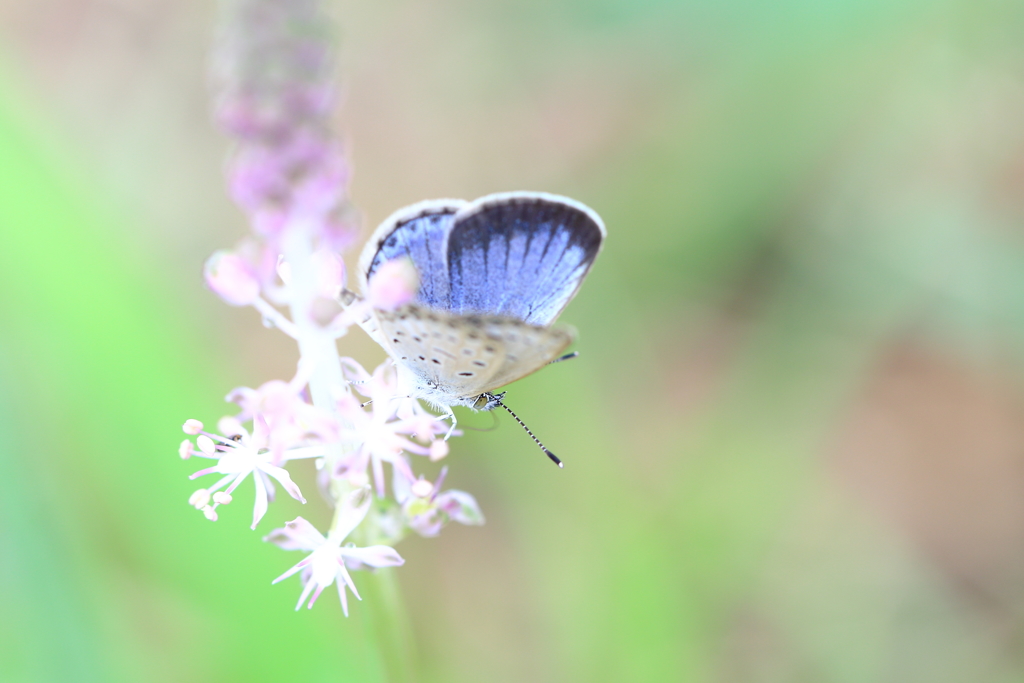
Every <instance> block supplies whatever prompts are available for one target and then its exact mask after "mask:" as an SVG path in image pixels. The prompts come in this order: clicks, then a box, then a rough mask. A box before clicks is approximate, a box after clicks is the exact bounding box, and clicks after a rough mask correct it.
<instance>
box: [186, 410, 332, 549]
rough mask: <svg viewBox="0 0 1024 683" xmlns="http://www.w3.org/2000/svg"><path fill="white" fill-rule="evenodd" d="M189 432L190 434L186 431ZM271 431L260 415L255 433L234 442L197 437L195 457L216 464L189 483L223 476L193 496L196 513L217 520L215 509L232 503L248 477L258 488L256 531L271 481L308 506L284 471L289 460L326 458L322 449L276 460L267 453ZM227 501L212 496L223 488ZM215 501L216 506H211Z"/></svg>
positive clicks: (289, 453)
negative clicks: (275, 481) (231, 496)
mask: <svg viewBox="0 0 1024 683" xmlns="http://www.w3.org/2000/svg"><path fill="white" fill-rule="evenodd" d="M186 431H187V430H186ZM269 432H270V428H269V427H268V426H267V422H266V420H264V419H263V416H261V415H257V416H256V417H255V418H254V419H253V433H252V434H249V433H248V432H245V431H244V430H242V432H241V433H240V434H238V435H236V436H235V438H231V439H229V438H226V437H223V436H219V435H217V434H211V433H209V432H199V436H198V437H196V445H197V446H199V448H198V450H195V449H193V450H192V451H191V454H190V455H192V456H198V457H201V458H211V459H214V460H216V461H217V464H216V465H214V466H213V467H207V468H206V469H202V470H199V471H198V472H196V473H195V474H193V475H192V476H191V477H189V479H195V478H196V477H201V476H203V475H206V474H214V473H216V474H222V475H224V476H223V477H221V479H220V480H219V481H218V482H217V483H216V484H214V485H213V486H211V487H210V488H207V489H199V490H198V491H196V492H195V493H193V494H192V497H191V498H190V499H189V502H190V503H191V504H192V505H194V506H195V507H196V508H197V509H200V510H202V511H203V514H205V515H206V517H207V518H208V519H211V520H216V519H217V513H216V512H215V508H216V507H217V506H218V505H222V504H226V503H227V502H230V500H231V498H230V494H231V493H232V492H233V491H234V490H235V489H236V488H237V487H238V485H239V484H241V483H242V480H244V479H245V478H246V477H247V476H249V474H252V475H253V481H254V482H255V485H256V502H255V504H254V505H253V511H252V528H253V529H255V528H256V525H257V524H259V521H260V519H262V518H263V515H264V514H265V513H266V511H267V505H268V502H269V500H271V499H272V498H273V496H274V484H273V482H272V481H271V479H276V480H277V481H278V483H280V484H281V485H282V486H283V487H284V489H285V491H287V492H288V494H289V495H290V496H291V497H292V498H294V499H296V500H298V501H300V502H302V503H305V502H306V499H305V498H303V497H302V493H301V492H300V491H299V487H298V486H296V485H295V482H293V481H292V478H291V476H290V475H289V474H288V471H287V470H286V469H284V468H283V467H281V466H280V465H282V464H284V462H285V461H287V460H295V459H298V458H314V457H320V456H322V455H323V454H324V449H323V447H322V446H310V447H306V448H293V449H291V450H286V451H284V452H283V453H281V454H280V455H278V456H277V457H275V454H274V453H273V452H272V451H270V450H268V449H267V443H268V438H269ZM224 487H227V488H225V489H224V493H226V494H228V497H224V496H213V494H215V493H216V492H217V491H220V490H221V489H222V488H224ZM211 498H213V500H214V504H213V505H212V506H211V505H210V504H209V502H210V499H211Z"/></svg>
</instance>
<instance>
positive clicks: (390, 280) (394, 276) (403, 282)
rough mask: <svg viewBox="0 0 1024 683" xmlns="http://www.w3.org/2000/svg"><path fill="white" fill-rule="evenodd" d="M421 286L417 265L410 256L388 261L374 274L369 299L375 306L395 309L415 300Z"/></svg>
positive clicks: (388, 309)
mask: <svg viewBox="0 0 1024 683" xmlns="http://www.w3.org/2000/svg"><path fill="white" fill-rule="evenodd" d="M419 288H420V277H419V273H418V272H417V271H416V266H414V265H413V264H412V261H411V260H410V259H408V258H400V259H394V260H392V261H388V262H387V263H385V264H384V265H382V266H381V267H380V268H378V269H377V272H376V273H374V274H373V279H372V280H370V284H369V290H370V291H369V294H368V297H367V298H368V299H369V300H370V304H371V305H372V306H373V307H374V308H380V309H382V310H385V311H393V310H395V309H396V308H398V307H400V306H404V305H405V304H407V303H409V302H410V301H412V300H413V298H415V296H416V292H418V291H419Z"/></svg>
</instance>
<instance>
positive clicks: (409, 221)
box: [359, 192, 605, 414]
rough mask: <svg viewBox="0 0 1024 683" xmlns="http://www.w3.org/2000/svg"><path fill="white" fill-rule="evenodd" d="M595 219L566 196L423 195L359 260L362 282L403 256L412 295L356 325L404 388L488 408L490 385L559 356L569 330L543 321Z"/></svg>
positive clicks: (574, 272)
mask: <svg viewBox="0 0 1024 683" xmlns="http://www.w3.org/2000/svg"><path fill="white" fill-rule="evenodd" d="M604 236H605V229H604V225H603V224H602V223H601V219H600V218H598V216H597V214H595V213H594V212H593V211H592V210H590V209H589V208H587V207H585V206H583V205H582V204H579V203H578V202H575V201H573V200H571V199H567V198H565V197H558V196H555V195H548V194H544V193H530V192H512V193H503V194H495V195H488V196H486V197H482V198H480V199H478V200H476V201H473V202H465V201H462V200H449V199H444V200H435V201H430V202H421V203H419V204H415V205H413V206H410V207H407V208H405V209H402V210H400V211H398V212H396V213H394V214H392V215H391V216H390V217H389V218H388V219H387V220H385V221H384V222H383V223H382V224H381V226H380V227H378V228H377V230H376V231H375V232H374V234H373V235H372V236H371V238H370V240H369V242H367V245H366V247H365V248H364V250H363V253H362V255H361V257H360V260H359V274H360V278H361V280H362V282H361V284H362V286H363V288H364V290H365V289H366V287H367V286H368V283H369V282H370V281H371V280H372V278H373V276H374V274H375V273H376V272H377V270H378V269H379V267H380V266H381V265H383V264H384V263H385V262H387V261H390V260H393V259H399V258H408V259H410V260H411V261H412V263H413V265H414V266H415V267H416V270H417V271H418V273H419V278H420V289H419V292H418V294H417V297H416V300H415V301H414V302H413V303H411V304H408V305H406V306H402V307H400V308H398V309H397V310H394V311H385V310H375V311H374V313H373V314H372V316H371V320H369V321H367V324H366V325H365V327H366V328H367V331H368V332H370V334H371V336H373V337H374V339H375V340H376V341H377V342H378V343H380V344H381V346H383V347H384V349H385V350H386V351H387V352H388V354H389V355H390V356H391V357H392V359H393V360H394V362H395V365H396V367H397V370H398V376H399V381H400V384H401V386H402V387H403V390H404V391H405V392H407V395H409V396H412V397H414V398H421V399H424V400H426V401H428V402H430V403H432V404H433V405H435V406H438V407H441V408H443V409H445V410H447V411H448V413H449V414H451V406H456V405H460V406H466V407H469V408H473V409H476V410H492V409H493V408H495V407H497V406H498V405H501V403H500V397H496V396H495V395H494V391H495V390H497V389H498V388H500V387H502V386H504V385H506V384H509V383H511V382H513V381H515V380H517V379H520V378H522V377H525V376H526V375H529V374H531V373H533V372H535V371H537V370H539V369H540V368H542V367H544V366H545V365H547V364H548V363H550V362H552V361H553V360H555V359H557V358H558V357H559V356H560V355H561V354H562V353H563V351H565V349H566V347H568V346H569V345H570V344H571V343H572V342H573V339H574V333H573V332H572V331H571V330H570V329H568V328H565V327H552V323H553V322H554V321H555V319H556V318H557V317H558V315H559V313H561V311H562V309H564V308H565V306H566V305H567V304H568V303H569V301H571V300H572V298H573V296H575V294H576V291H577V290H578V289H579V286H580V284H581V283H582V281H583V278H584V277H585V276H586V274H587V272H588V271H589V269H590V266H591V264H592V263H593V261H594V259H595V258H596V257H597V254H598V253H599V251H600V249H601V245H602V243H603V240H604Z"/></svg>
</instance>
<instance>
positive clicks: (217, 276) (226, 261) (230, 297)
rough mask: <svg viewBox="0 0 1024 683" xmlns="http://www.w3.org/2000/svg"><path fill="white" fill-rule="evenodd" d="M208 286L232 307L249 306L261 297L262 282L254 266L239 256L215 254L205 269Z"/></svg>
mask: <svg viewBox="0 0 1024 683" xmlns="http://www.w3.org/2000/svg"><path fill="white" fill-rule="evenodd" d="M204 271H205V272H204V275H205V277H206V285H207V286H208V287H209V288H210V289H212V290H213V291H214V292H215V293H216V294H217V295H218V296H219V297H220V298H222V299H224V301H226V302H227V303H229V304H231V305H232V306H248V305H250V304H252V303H253V302H254V301H256V299H257V297H259V295H260V281H259V277H258V276H257V274H256V272H255V271H254V269H253V268H252V266H251V265H250V264H249V263H248V262H247V261H246V260H245V259H244V258H242V257H241V256H239V255H238V254H236V253H234V252H231V251H226V250H221V251H217V252H214V254H213V256H211V257H210V258H209V259H207V261H206V266H205V268H204Z"/></svg>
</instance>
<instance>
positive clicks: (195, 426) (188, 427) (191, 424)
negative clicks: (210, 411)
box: [181, 420, 203, 434]
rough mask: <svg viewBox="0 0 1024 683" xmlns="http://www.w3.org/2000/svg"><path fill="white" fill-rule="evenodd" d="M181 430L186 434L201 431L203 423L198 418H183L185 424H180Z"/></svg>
mask: <svg viewBox="0 0 1024 683" xmlns="http://www.w3.org/2000/svg"><path fill="white" fill-rule="evenodd" d="M181 431H183V432H185V433H186V434H198V433H199V432H201V431H203V423H202V422H200V421H199V420H185V424H183V425H182V426H181Z"/></svg>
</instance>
